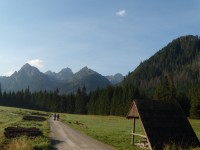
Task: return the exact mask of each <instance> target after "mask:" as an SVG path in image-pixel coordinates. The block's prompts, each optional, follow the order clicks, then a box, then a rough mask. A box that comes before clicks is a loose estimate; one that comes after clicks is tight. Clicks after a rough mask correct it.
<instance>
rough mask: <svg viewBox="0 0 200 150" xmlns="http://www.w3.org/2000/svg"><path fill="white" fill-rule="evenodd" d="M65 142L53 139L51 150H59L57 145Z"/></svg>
mask: <svg viewBox="0 0 200 150" xmlns="http://www.w3.org/2000/svg"><path fill="white" fill-rule="evenodd" d="M63 142H64V141H60V140H56V139H51V149H50V150H57V148H56V145H58V144H60V143H63Z"/></svg>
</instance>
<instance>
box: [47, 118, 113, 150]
mask: <svg viewBox="0 0 200 150" xmlns="http://www.w3.org/2000/svg"><path fill="white" fill-rule="evenodd" d="M49 125H50V129H51V133H50V135H49V136H50V138H51V139H52V144H53V147H54V149H55V150H112V149H113V148H112V147H110V146H108V145H106V144H103V143H101V142H99V141H97V140H94V139H92V138H91V137H89V136H87V135H85V134H83V133H80V132H78V131H76V130H74V129H72V128H70V127H68V126H67V125H66V124H64V123H62V122H61V121H54V120H53V118H50V120H49Z"/></svg>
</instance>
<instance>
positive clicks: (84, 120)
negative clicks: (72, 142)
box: [61, 114, 200, 150]
mask: <svg viewBox="0 0 200 150" xmlns="http://www.w3.org/2000/svg"><path fill="white" fill-rule="evenodd" d="M61 119H62V120H63V122H65V123H66V124H68V125H69V126H71V127H73V128H75V129H77V130H79V131H82V132H84V133H86V134H88V135H90V136H91V137H94V138H95V139H98V140H100V141H102V142H104V143H107V144H109V145H112V146H113V147H114V148H115V149H118V150H133V149H139V148H137V147H133V146H132V145H131V134H130V133H131V131H132V126H133V120H132V119H130V120H128V119H126V118H125V117H118V116H93V115H71V114H62V115H61ZM189 121H190V123H191V125H192V127H193V129H194V131H195V133H196V135H197V137H198V138H199V140H200V120H194V119H189ZM136 132H137V133H141V134H142V133H143V129H142V126H141V122H140V120H136ZM135 140H136V141H138V140H139V139H138V138H136V139H135Z"/></svg>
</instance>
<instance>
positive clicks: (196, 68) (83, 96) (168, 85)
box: [0, 35, 200, 118]
mask: <svg viewBox="0 0 200 150" xmlns="http://www.w3.org/2000/svg"><path fill="white" fill-rule="evenodd" d="M86 91H87V89H86V88H85V87H80V88H79V89H78V90H77V92H75V93H71V94H62V95H61V94H60V93H59V90H55V91H52V92H47V91H40V92H30V90H29V88H27V89H25V90H22V91H18V92H12V91H11V92H3V91H1V93H0V105H4V106H12V107H20V108H30V109H37V110H46V111H52V112H66V113H76V114H97V115H123V116H124V115H126V113H127V112H128V110H129V107H130V105H131V103H132V101H133V99H155V100H163V101H177V102H178V103H179V104H180V105H181V107H182V109H183V111H184V112H185V114H186V115H187V116H190V117H193V118H200V38H199V37H198V36H192V35H189V36H183V37H180V38H178V39H175V40H173V41H172V42H171V43H169V44H168V45H167V46H166V47H164V48H163V49H161V50H160V51H158V52H157V53H156V54H155V55H153V56H152V57H150V58H149V59H148V60H146V61H144V62H141V64H140V65H139V66H138V67H137V68H136V69H135V70H134V71H133V72H131V73H129V74H128V75H127V76H126V77H125V79H124V81H122V82H121V83H120V84H118V85H116V86H109V87H107V88H104V89H97V90H95V91H93V92H90V93H87V92H86ZM147 103H148V100H147Z"/></svg>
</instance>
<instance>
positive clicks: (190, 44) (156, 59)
mask: <svg viewBox="0 0 200 150" xmlns="http://www.w3.org/2000/svg"><path fill="white" fill-rule="evenodd" d="M166 76H168V77H170V79H171V80H172V82H173V84H174V86H175V87H176V89H177V91H178V92H181V93H185V92H186V93H187V92H188V90H189V89H190V88H191V87H192V86H199V85H200V38H199V37H198V36H192V35H188V36H183V37H180V38H177V39H175V40H173V41H172V42H171V43H169V44H168V45H167V46H166V47H164V48H162V49H161V50H159V51H158V52H157V53H156V54H155V55H153V56H152V57H150V58H149V59H148V60H146V61H144V62H142V63H141V64H140V65H139V66H138V67H137V68H136V69H135V70H134V71H133V72H131V73H130V74H129V75H128V76H127V77H126V78H125V80H124V81H123V83H122V84H127V83H131V84H132V85H134V86H136V87H138V89H139V90H140V91H143V92H144V93H145V94H146V95H147V97H149V98H153V97H154V95H155V89H156V88H157V87H158V85H160V84H161V82H162V81H163V80H164V78H165V77H166Z"/></svg>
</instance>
